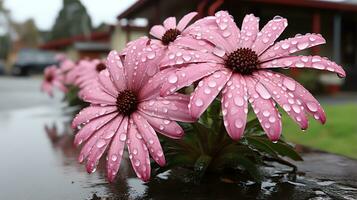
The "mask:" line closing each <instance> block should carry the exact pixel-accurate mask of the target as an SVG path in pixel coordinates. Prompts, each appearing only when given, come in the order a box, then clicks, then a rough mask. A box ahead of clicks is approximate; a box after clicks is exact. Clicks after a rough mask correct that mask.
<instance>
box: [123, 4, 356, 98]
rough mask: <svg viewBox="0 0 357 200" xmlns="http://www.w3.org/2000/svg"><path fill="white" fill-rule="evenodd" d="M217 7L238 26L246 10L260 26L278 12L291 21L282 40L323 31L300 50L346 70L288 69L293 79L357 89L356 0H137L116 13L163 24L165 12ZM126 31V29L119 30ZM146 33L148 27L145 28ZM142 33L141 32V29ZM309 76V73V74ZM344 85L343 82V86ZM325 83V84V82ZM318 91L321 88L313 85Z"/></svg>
mask: <svg viewBox="0 0 357 200" xmlns="http://www.w3.org/2000/svg"><path fill="white" fill-rule="evenodd" d="M218 10H227V11H229V12H230V14H232V15H233V16H234V18H235V20H236V22H237V23H238V26H239V27H240V25H241V24H240V23H241V21H242V19H243V17H244V15H245V14H249V13H254V14H255V15H256V16H259V17H260V25H261V26H263V25H264V24H265V23H266V22H267V21H269V20H270V19H272V18H274V16H276V15H280V16H283V17H285V18H287V19H288V20H289V22H290V23H289V26H288V28H287V29H286V30H285V32H284V33H283V34H282V35H281V36H280V38H281V39H283V38H288V37H293V36H295V34H297V33H302V34H304V33H309V32H310V33H311V32H313V33H321V34H322V35H323V36H324V37H325V38H326V40H327V44H325V45H323V46H320V47H315V48H312V49H310V50H307V51H304V52H302V54H320V55H323V56H326V57H329V58H330V59H332V60H334V61H335V62H336V63H338V64H341V65H342V66H343V67H344V69H345V70H346V73H347V78H346V79H345V80H344V81H341V79H338V78H337V77H336V75H334V74H327V73H321V72H312V73H316V75H319V76H320V79H319V81H318V82H312V81H313V80H316V76H315V74H314V75H313V76H311V71H310V72H309V74H310V75H309V74H304V72H301V70H299V71H297V70H292V73H293V74H292V75H295V78H296V79H301V80H302V81H305V85H308V86H310V87H311V86H313V87H314V86H317V85H320V86H322V85H325V86H326V85H328V87H327V89H329V90H330V92H331V91H334V90H339V88H341V87H342V89H343V90H354V91H357V25H356V24H357V1H355V0H297V1H290V0H240V1H237V0H190V1H182V0H181V1H166V0H138V1H137V2H136V3H134V4H133V5H132V6H131V7H129V8H128V9H127V10H126V11H124V12H123V13H121V14H120V15H119V16H118V20H119V21H123V20H124V21H127V22H130V21H134V20H135V19H138V18H146V19H147V21H148V27H151V26H153V25H155V24H161V23H162V22H163V20H164V19H165V18H167V17H169V16H176V17H177V18H178V19H180V18H181V17H182V16H183V15H184V14H186V13H188V12H191V11H197V12H198V13H199V16H198V17H199V18H200V17H204V16H207V15H213V14H214V13H215V12H216V11H218ZM123 31H125V32H126V34H127V35H130V29H123ZM146 33H147V32H146ZM143 34H144V33H143ZM309 76H310V77H311V78H310V77H309ZM342 84H343V85H342ZM325 88H326V87H325ZM313 89H315V90H318V89H319V88H313Z"/></svg>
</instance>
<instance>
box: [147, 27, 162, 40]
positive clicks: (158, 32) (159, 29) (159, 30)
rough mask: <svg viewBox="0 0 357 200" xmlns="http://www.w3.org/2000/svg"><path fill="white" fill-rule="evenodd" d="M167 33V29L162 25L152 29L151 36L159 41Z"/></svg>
mask: <svg viewBox="0 0 357 200" xmlns="http://www.w3.org/2000/svg"><path fill="white" fill-rule="evenodd" d="M165 32H166V30H165V28H164V27H163V26H161V25H155V26H153V27H152V28H151V29H150V35H152V36H154V37H156V38H157V39H159V40H161V38H162V36H163V35H164V34H165Z"/></svg>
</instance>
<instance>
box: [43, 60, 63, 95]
mask: <svg viewBox="0 0 357 200" xmlns="http://www.w3.org/2000/svg"><path fill="white" fill-rule="evenodd" d="M63 81H64V77H63V75H62V73H61V72H60V70H59V69H58V68H57V67H56V66H55V65H52V66H48V67H46V69H45V72H44V79H43V82H42V85H41V90H42V91H43V92H46V93H47V94H48V95H50V96H51V97H52V96H53V88H54V87H57V88H58V89H60V90H61V91H62V92H64V93H66V92H67V88H66V87H65V86H64V84H63Z"/></svg>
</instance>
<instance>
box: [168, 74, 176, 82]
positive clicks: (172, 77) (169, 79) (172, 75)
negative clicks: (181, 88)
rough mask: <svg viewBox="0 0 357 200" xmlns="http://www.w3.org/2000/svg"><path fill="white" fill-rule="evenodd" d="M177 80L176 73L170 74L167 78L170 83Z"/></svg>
mask: <svg viewBox="0 0 357 200" xmlns="http://www.w3.org/2000/svg"><path fill="white" fill-rule="evenodd" d="M177 80H178V78H177V76H176V74H171V75H170V76H169V78H168V81H169V83H172V84H174V83H176V82H177Z"/></svg>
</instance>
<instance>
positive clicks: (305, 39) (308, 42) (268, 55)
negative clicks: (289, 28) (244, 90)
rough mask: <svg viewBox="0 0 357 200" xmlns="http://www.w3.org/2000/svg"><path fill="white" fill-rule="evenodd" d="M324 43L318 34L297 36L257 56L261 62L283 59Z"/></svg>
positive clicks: (278, 43)
mask: <svg viewBox="0 0 357 200" xmlns="http://www.w3.org/2000/svg"><path fill="white" fill-rule="evenodd" d="M325 42H326V41H325V39H324V38H323V37H322V36H321V35H320V34H314V33H313V34H310V33H308V34H306V35H299V36H295V37H293V38H289V39H286V40H282V41H280V42H277V43H276V44H274V45H273V46H272V47H270V48H269V49H268V50H266V51H265V52H264V53H263V54H261V55H260V56H259V60H260V61H261V62H263V61H268V60H272V59H274V58H279V57H284V56H287V55H289V54H291V53H295V52H298V51H302V50H304V49H308V48H310V47H313V46H317V45H320V44H324V43H325Z"/></svg>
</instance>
